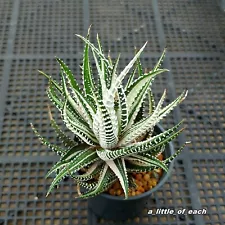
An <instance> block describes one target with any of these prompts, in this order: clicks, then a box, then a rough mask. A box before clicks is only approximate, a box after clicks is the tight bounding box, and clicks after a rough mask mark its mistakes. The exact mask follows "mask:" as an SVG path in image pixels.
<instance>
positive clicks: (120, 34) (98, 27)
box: [89, 0, 160, 53]
mask: <svg viewBox="0 0 225 225" xmlns="http://www.w3.org/2000/svg"><path fill="white" fill-rule="evenodd" d="M89 7H90V23H91V24H93V28H92V32H93V33H94V34H95V33H97V32H98V33H99V35H100V37H101V39H102V40H103V46H106V48H107V49H110V50H111V51H112V52H129V53H133V48H134V46H136V45H137V44H139V45H143V44H144V43H145V42H146V41H148V43H149V44H148V46H147V47H146V50H145V51H146V52H148V51H149V52H157V51H160V46H159V40H158V35H157V30H156V24H155V22H156V21H155V16H154V11H153V9H152V5H151V4H150V2H149V1H147V0H141V1H134V0H132V1H117V0H113V1H101V0H97V1H90V6H89Z"/></svg>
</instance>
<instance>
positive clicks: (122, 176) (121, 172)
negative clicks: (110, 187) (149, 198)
mask: <svg viewBox="0 0 225 225" xmlns="http://www.w3.org/2000/svg"><path fill="white" fill-rule="evenodd" d="M106 163H107V165H108V166H109V167H110V169H111V170H112V171H113V172H114V173H115V175H116V176H117V177H118V179H119V181H120V184H121V186H122V188H123V191H124V193H125V199H127V198H128V188H129V183H128V176H127V170H126V165H125V161H124V158H117V159H115V160H107V161H106Z"/></svg>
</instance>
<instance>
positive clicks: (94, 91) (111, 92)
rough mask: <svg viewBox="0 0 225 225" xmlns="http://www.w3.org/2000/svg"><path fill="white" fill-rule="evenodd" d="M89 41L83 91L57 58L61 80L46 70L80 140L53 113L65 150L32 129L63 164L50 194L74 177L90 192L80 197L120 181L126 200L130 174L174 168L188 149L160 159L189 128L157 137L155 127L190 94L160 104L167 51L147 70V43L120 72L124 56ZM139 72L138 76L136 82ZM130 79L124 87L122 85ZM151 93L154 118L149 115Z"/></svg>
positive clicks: (60, 106)
mask: <svg viewBox="0 0 225 225" xmlns="http://www.w3.org/2000/svg"><path fill="white" fill-rule="evenodd" d="M77 36H78V37H80V38H81V39H82V40H83V41H84V43H85V47H84V54H83V65H82V67H81V69H82V79H83V90H82V89H81V88H80V87H79V85H78V82H77V80H76V78H75V76H74V74H73V73H72V72H71V70H70V69H69V67H68V66H67V65H66V64H65V63H64V62H63V60H61V59H59V58H57V62H58V63H59V65H60V69H61V82H57V81H55V80H54V79H53V78H52V77H51V76H49V75H47V74H45V73H44V72H42V71H40V72H41V74H43V75H44V76H45V77H47V78H48V80H49V88H48V90H47V94H48V97H49V99H50V101H51V102H52V103H53V104H54V106H55V107H56V108H57V109H58V110H59V111H60V113H61V116H62V119H63V122H64V123H65V125H66V127H67V128H68V129H69V130H70V131H71V133H72V135H73V136H74V138H71V137H69V136H67V135H66V134H65V133H64V131H63V130H61V129H60V127H59V126H58V125H57V123H56V121H55V120H54V119H53V117H52V115H51V113H50V120H51V126H52V128H53V129H54V130H55V132H56V134H57V136H58V137H59V140H60V141H61V142H62V144H63V145H64V147H59V146H58V145H56V144H52V143H50V142H49V141H48V140H47V139H46V138H43V137H42V136H41V135H40V134H39V132H38V131H37V130H36V129H35V128H34V126H33V125H32V129H33V130H34V132H35V134H36V135H37V136H38V138H39V139H40V140H41V142H42V143H43V144H44V145H46V146H47V147H49V148H51V149H52V150H53V151H55V152H56V153H58V154H59V155H60V157H61V158H60V159H59V161H58V162H57V163H56V164H55V165H54V166H53V167H52V168H51V170H50V171H49V172H48V174H47V176H49V175H51V174H52V173H55V174H56V175H55V177H54V179H53V181H52V183H51V185H50V188H49V191H48V193H47V195H48V194H49V193H50V192H51V191H52V189H53V188H54V187H55V186H57V185H59V183H60V182H61V181H62V180H63V179H64V178H65V177H67V176H70V177H71V178H73V179H74V180H75V181H76V182H77V184H78V185H79V186H82V187H84V188H85V190H86V191H85V192H83V193H81V192H80V191H79V194H80V195H79V197H80V198H89V197H94V196H96V195H98V194H100V193H102V192H104V191H106V190H107V189H108V188H109V187H110V186H111V185H112V184H113V183H114V182H115V181H116V180H119V182H120V183H121V186H122V188H123V190H124V194H125V199H126V198H128V189H129V187H130V186H132V185H133V184H131V182H130V179H129V177H130V173H132V172H136V173H138V172H145V171H150V170H153V169H157V168H162V169H163V170H164V171H167V170H168V164H169V163H170V162H171V161H172V160H173V159H174V158H175V157H176V156H177V155H178V154H179V153H180V152H181V151H182V149H183V148H184V146H185V145H186V144H187V143H185V144H184V146H182V147H181V148H180V149H179V150H178V151H177V152H176V153H175V154H174V155H173V156H171V157H170V158H167V159H164V160H163V161H160V160H159V159H158V158H157V155H158V154H160V153H162V152H163V151H164V149H165V146H166V145H167V144H168V143H169V142H170V141H172V140H173V139H174V138H176V137H177V136H178V135H179V134H180V133H181V132H182V131H183V129H182V128H181V129H180V128H179V127H180V125H181V123H179V124H177V125H175V126H174V127H172V128H170V129H168V130H166V131H165V132H163V133H161V134H158V135H155V136H154V133H153V130H154V126H155V125H156V124H157V123H159V122H160V120H161V119H163V118H164V117H165V116H166V115H167V114H168V113H170V112H171V111H172V110H173V109H174V108H175V107H176V106H177V105H178V104H180V103H181V102H182V101H183V100H184V99H185V97H186V96H187V91H184V92H182V93H181V94H180V96H179V97H178V98H177V99H175V100H174V101H172V102H171V103H170V104H169V105H167V106H163V102H164V99H165V98H166V91H164V93H163V94H162V97H161V99H160V101H159V102H158V104H156V103H155V100H154V95H153V93H152V91H151V85H152V83H153V81H154V79H155V78H156V77H157V76H158V75H159V74H161V73H163V72H165V71H168V70H167V69H162V68H161V64H162V61H163V59H164V57H165V54H166V50H164V51H163V54H162V56H161V57H160V58H159V61H158V62H157V64H156V65H155V67H154V68H153V69H152V70H151V71H149V72H147V73H146V72H144V69H143V68H142V65H141V62H140V55H141V53H142V52H143V50H144V48H145V46H146V44H147V43H145V44H144V45H143V47H142V48H140V50H139V51H136V53H135V55H134V57H133V59H132V60H131V61H130V62H129V64H128V65H127V66H126V67H125V68H124V69H123V70H122V71H119V70H118V64H119V58H120V57H118V58H117V59H116V60H115V62H113V61H112V60H111V58H110V57H108V56H107V57H106V56H105V55H104V53H103V50H102V47H101V43H100V39H99V37H98V36H97V43H98V45H97V47H96V46H95V45H94V44H92V43H91V42H90V41H89V34H88V35H87V37H86V38H85V37H82V36H80V35H77ZM90 53H92V55H93V58H94V61H95V64H96V68H97V73H98V78H99V82H98V84H96V82H95V80H94V74H93V73H92V68H91V65H92V64H91V63H90V58H89V57H90V56H89V55H90ZM133 67H134V68H133ZM135 73H137V74H138V76H137V78H135V77H136V76H135ZM125 77H127V78H128V82H127V84H126V85H125V86H123V83H122V81H123V80H124V78H125ZM147 95H148V98H147V99H148V101H149V103H148V105H149V109H148V111H149V114H148V115H144V114H143V107H145V100H146V97H147Z"/></svg>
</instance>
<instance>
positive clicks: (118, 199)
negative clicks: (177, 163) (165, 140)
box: [100, 124, 175, 201]
mask: <svg viewBox="0 0 225 225" xmlns="http://www.w3.org/2000/svg"><path fill="white" fill-rule="evenodd" d="M155 127H157V128H158V129H159V130H161V132H164V131H165V130H164V129H163V127H162V126H161V125H160V124H157V125H156V126H155ZM168 145H169V147H168V149H169V150H170V151H169V152H170V155H173V154H174V152H175V151H174V147H173V144H172V142H169V144H168ZM173 165H174V162H173V161H172V162H171V163H170V164H169V169H168V172H165V171H163V175H162V177H161V178H160V180H159V183H158V184H157V185H156V186H155V187H154V188H152V189H151V190H149V191H146V192H144V193H142V194H140V195H137V196H132V197H128V198H127V199H124V197H122V196H113V195H110V194H100V196H102V197H104V198H107V199H111V200H117V201H132V200H136V199H140V198H144V197H147V196H149V195H150V194H152V193H153V192H155V191H156V190H158V189H159V188H160V187H161V186H162V185H163V184H164V183H165V182H166V181H167V180H168V178H169V176H170V175H171V173H172V169H173Z"/></svg>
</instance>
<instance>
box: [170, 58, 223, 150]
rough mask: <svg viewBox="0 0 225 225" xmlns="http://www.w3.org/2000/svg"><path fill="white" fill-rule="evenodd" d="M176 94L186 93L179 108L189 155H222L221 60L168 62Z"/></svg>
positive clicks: (192, 59)
mask: <svg viewBox="0 0 225 225" xmlns="http://www.w3.org/2000/svg"><path fill="white" fill-rule="evenodd" d="M171 69H172V73H173V79H174V82H175V86H176V91H177V94H178V93H180V92H181V91H182V90H183V89H188V90H189V96H188V98H187V99H186V100H185V101H184V102H183V104H182V105H181V114H182V118H186V121H185V123H186V124H187V128H188V129H187V132H186V134H187V138H188V139H190V140H192V142H193V144H192V146H191V151H192V152H198V153H223V154H224V153H225V148H224V146H225V145H224V141H223V140H225V136H224V130H225V120H224V116H223V115H224V113H225V110H224V107H223V104H221V103H224V94H225V92H224V83H223V82H221V81H222V80H223V79H224V72H223V71H224V65H223V63H222V61H221V59H220V58H211V57H204V58H171Z"/></svg>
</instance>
